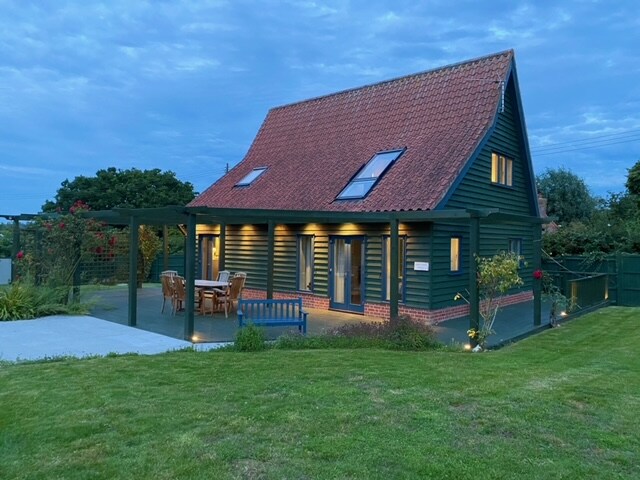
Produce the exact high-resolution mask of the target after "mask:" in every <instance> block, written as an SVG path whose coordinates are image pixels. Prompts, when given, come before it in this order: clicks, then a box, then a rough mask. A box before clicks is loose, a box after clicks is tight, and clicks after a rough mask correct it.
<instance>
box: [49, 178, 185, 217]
mask: <svg viewBox="0 0 640 480" xmlns="http://www.w3.org/2000/svg"><path fill="white" fill-rule="evenodd" d="M194 197H195V192H194V190H193V185H192V184H191V183H189V182H182V181H180V180H178V179H177V178H176V175H175V173H173V172H171V171H167V172H162V171H160V169H158V168H154V169H153V170H138V169H136V168H132V169H129V170H119V169H116V168H114V167H110V168H107V169H106V170H98V172H97V173H96V176H95V177H85V176H83V175H81V176H78V177H76V178H75V179H73V180H72V181H69V180H68V179H67V180H65V181H63V182H62V184H61V187H60V188H59V189H58V192H57V193H56V197H55V201H50V200H49V201H47V202H46V203H45V204H44V205H43V206H42V210H43V211H44V212H55V211H63V212H66V211H69V209H70V208H71V207H72V206H73V204H74V203H76V202H77V201H83V202H84V203H85V204H87V205H88V206H89V207H90V208H91V209H92V210H110V209H112V208H116V207H121V208H152V207H164V206H167V205H185V204H187V203H189V202H190V201H191V200H193V198H194Z"/></svg>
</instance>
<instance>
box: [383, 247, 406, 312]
mask: <svg viewBox="0 0 640 480" xmlns="http://www.w3.org/2000/svg"><path fill="white" fill-rule="evenodd" d="M383 240H384V241H383V249H384V250H383V258H384V274H383V283H382V298H383V299H384V300H387V301H388V300H390V299H391V238H390V237H389V236H385V237H383ZM406 243H407V242H406V237H398V298H399V300H400V301H401V302H404V296H403V294H404V288H403V285H404V272H405V245H406Z"/></svg>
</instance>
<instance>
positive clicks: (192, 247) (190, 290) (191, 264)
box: [184, 214, 196, 341]
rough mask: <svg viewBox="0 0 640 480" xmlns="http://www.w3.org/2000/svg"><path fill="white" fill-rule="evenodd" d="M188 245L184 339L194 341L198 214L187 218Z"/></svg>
mask: <svg viewBox="0 0 640 480" xmlns="http://www.w3.org/2000/svg"><path fill="white" fill-rule="evenodd" d="M186 242H187V245H186V249H185V254H186V261H185V264H184V269H185V272H184V281H185V284H186V296H187V298H186V305H185V306H184V339H185V340H189V341H192V340H193V332H194V312H193V305H194V303H195V281H196V216H195V215H194V214H189V216H188V218H187V239H186Z"/></svg>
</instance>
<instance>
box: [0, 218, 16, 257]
mask: <svg viewBox="0 0 640 480" xmlns="http://www.w3.org/2000/svg"><path fill="white" fill-rule="evenodd" d="M12 245H13V225H10V224H2V223H0V258H10V257H11V252H12Z"/></svg>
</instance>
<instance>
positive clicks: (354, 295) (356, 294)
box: [350, 238, 362, 305]
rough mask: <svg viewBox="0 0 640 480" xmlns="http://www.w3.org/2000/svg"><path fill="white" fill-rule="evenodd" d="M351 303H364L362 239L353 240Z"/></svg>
mask: <svg viewBox="0 0 640 480" xmlns="http://www.w3.org/2000/svg"><path fill="white" fill-rule="evenodd" d="M350 260H351V262H350V264H351V265H350V266H351V305H360V304H361V303H362V292H361V287H362V240H358V239H355V238H354V239H352V240H351V259H350Z"/></svg>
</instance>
